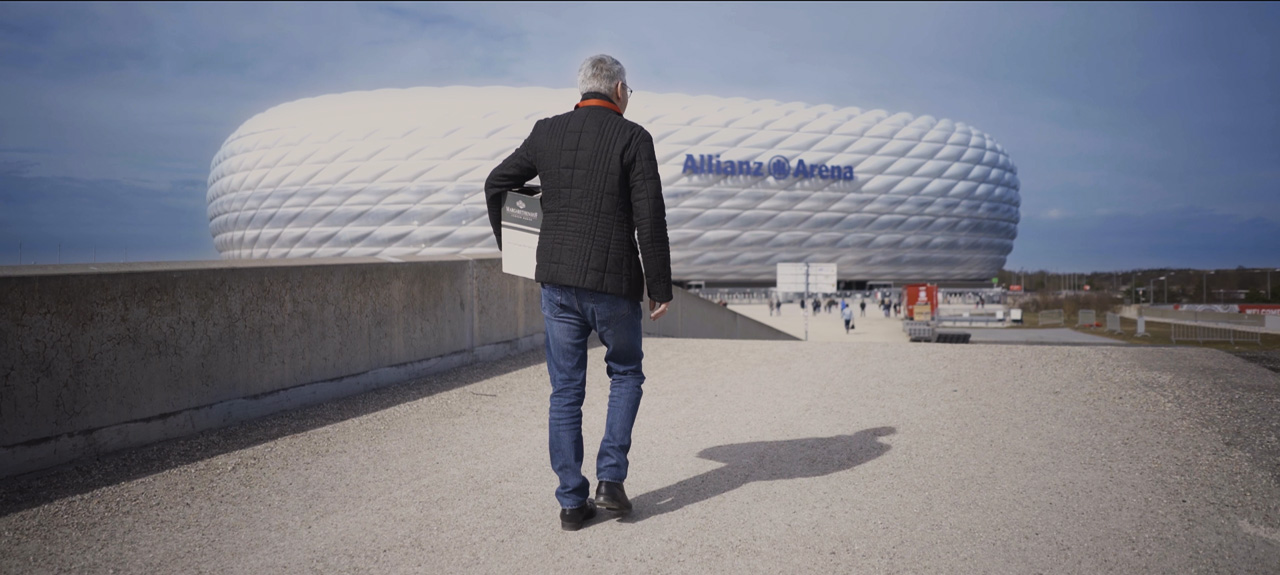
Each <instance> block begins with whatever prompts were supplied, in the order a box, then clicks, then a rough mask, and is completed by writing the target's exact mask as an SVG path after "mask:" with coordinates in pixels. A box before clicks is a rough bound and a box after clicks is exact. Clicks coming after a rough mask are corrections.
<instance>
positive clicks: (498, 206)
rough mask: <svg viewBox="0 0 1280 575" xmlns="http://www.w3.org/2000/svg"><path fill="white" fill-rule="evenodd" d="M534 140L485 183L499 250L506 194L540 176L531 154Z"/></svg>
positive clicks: (525, 143)
mask: <svg viewBox="0 0 1280 575" xmlns="http://www.w3.org/2000/svg"><path fill="white" fill-rule="evenodd" d="M532 139H533V136H532V135H530V136H529V137H528V138H526V139H525V141H524V143H523V144H520V147H519V148H516V151H514V152H511V155H510V156H507V159H505V160H502V163H501V164H498V167H496V168H494V169H493V171H492V172H489V177H488V178H487V179H485V181H484V202H485V206H486V207H487V208H489V225H491V226H493V237H494V238H495V239H497V240H498V249H499V250H501V249H502V202H503V201H504V199H505V198H506V193H507V192H509V191H511V190H514V189H516V188H519V187H520V186H523V185H525V184H527V183H529V180H532V179H533V178H534V177H535V176H537V175H538V168H537V166H535V165H534V163H533V154H532V153H531V152H530V140H532Z"/></svg>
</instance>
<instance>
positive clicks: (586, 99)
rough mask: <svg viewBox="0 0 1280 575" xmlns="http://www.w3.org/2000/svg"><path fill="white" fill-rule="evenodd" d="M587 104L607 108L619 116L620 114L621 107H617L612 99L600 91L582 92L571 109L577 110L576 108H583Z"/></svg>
mask: <svg viewBox="0 0 1280 575" xmlns="http://www.w3.org/2000/svg"><path fill="white" fill-rule="evenodd" d="M587 106H599V107H601V108H608V109H610V110H613V111H614V112H616V113H617V114H618V115H619V116H621V115H622V109H621V108H619V107H618V105H617V104H614V103H613V99H612V98H610V97H608V96H606V95H604V94H602V93H600V92H587V93H586V94H583V95H582V101H581V102H578V104H577V105H576V106H574V107H573V109H575V110H577V109H578V108H584V107H587Z"/></svg>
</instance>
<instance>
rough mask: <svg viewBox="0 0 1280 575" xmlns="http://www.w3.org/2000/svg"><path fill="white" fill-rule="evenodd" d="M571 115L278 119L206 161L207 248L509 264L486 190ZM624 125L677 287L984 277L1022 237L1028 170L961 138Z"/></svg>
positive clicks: (299, 109) (895, 126) (881, 117)
mask: <svg viewBox="0 0 1280 575" xmlns="http://www.w3.org/2000/svg"><path fill="white" fill-rule="evenodd" d="M577 101H578V94H577V92H576V91H575V90H554V89H549V88H507V87H462V86H452V87H446V88H411V89H404V90H377V91H372V92H350V93H344V94H332V95H327V96H320V97H317V98H308V99H304V100H298V101H295V102H289V103H286V104H281V105H279V106H276V107H274V108H271V109H270V110H267V111H266V112H263V113H261V114H258V115H257V116H254V117H253V118H251V119H250V120H249V121H247V122H245V123H244V124H243V125H242V126H240V127H239V128H238V129H237V130H236V131H235V132H234V133H233V134H231V136H230V137H228V138H227V140H226V142H225V143H224V144H223V145H222V148H221V149H220V150H219V151H218V153H217V155H216V156H215V157H214V159H213V163H212V168H211V173H210V175H209V192H208V202H209V229H210V232H211V233H212V234H213V238H214V245H215V246H216V247H217V249H218V251H219V252H221V253H222V255H223V257H224V258H296V257H345V256H392V257H395V256H412V255H444V254H462V255H469V254H486V253H496V252H497V245H496V243H495V242H494V239H493V237H492V232H491V229H490V227H489V220H488V216H487V212H486V208H485V202H484V194H483V188H484V180H485V178H486V177H487V176H488V174H489V171H490V170H492V169H493V167H494V166H496V165H497V164H498V162H500V161H501V160H502V159H503V158H505V157H506V156H507V155H508V154H510V153H511V151H512V150H514V149H515V148H516V147H517V146H519V145H520V143H521V142H523V141H524V138H525V137H526V136H527V135H528V134H529V130H530V129H531V128H532V127H533V123H534V122H535V121H537V120H538V119H541V118H545V117H548V116H553V115H556V114H560V113H563V112H566V111H568V110H570V109H572V107H573V105H574V104H575V103H576V102H577ZM627 117H628V118H629V119H631V120H633V121H635V122H638V123H639V124H641V125H642V126H644V127H645V128H647V129H648V130H649V132H650V133H651V134H653V138H654V145H655V148H656V151H657V154H658V161H659V170H660V172H661V176H662V186H663V197H664V198H665V200H666V205H667V221H668V227H669V234H670V237H671V256H672V262H671V267H672V273H673V276H674V277H675V278H676V279H678V280H707V281H718V282H731V281H743V282H767V281H770V280H772V279H773V278H774V277H775V274H776V269H777V264H778V263H779V262H806V261H807V262H823V263H829V262H834V263H836V264H837V265H838V270H839V276H840V279H842V280H845V279H848V280H868V279H872V280H890V281H892V280H918V279H931V280H949V279H954V280H961V279H964V280H968V279H985V278H989V277H991V276H993V275H995V273H996V272H997V271H999V270H1000V269H1001V268H1002V267H1003V266H1004V263H1005V258H1006V256H1008V254H1009V253H1010V251H1012V249H1013V240H1014V239H1015V238H1016V237H1017V225H1018V222H1019V212H1018V209H1019V206H1020V203H1021V198H1020V196H1019V188H1020V184H1019V181H1018V176H1017V168H1016V167H1015V166H1014V164H1013V163H1012V162H1011V161H1010V160H1009V156H1008V154H1007V153H1005V150H1004V148H1003V147H1001V146H1000V145H999V144H997V143H996V142H995V140H993V139H992V138H991V137H990V136H988V135H987V134H985V133H983V132H981V131H979V130H977V129H974V128H972V127H970V126H967V125H965V124H963V123H959V122H953V121H951V120H945V119H944V120H937V119H934V118H932V117H930V116H919V117H916V116H912V115H910V114H905V113H900V114H892V115H891V114H889V113H887V112H885V111H883V110H866V111H864V110H861V109H859V108H837V107H835V106H829V105H816V106H815V105H811V104H804V103H799V102H790V103H783V102H776V101H772V100H746V99H743V98H719V97H713V96H687V95H683V94H649V93H638V94H636V95H635V96H634V97H633V99H632V101H631V105H630V107H629V108H628V109H627ZM534 183H537V182H536V181H535V182H534Z"/></svg>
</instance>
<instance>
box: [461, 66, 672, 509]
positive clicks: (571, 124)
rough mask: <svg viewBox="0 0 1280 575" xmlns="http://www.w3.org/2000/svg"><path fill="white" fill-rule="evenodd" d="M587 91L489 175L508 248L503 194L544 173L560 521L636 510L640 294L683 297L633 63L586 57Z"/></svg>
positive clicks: (653, 299) (543, 278)
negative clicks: (589, 462) (633, 464)
mask: <svg viewBox="0 0 1280 575" xmlns="http://www.w3.org/2000/svg"><path fill="white" fill-rule="evenodd" d="M578 92H579V93H580V94H582V100H581V101H580V102H578V104H577V105H576V106H574V107H573V110H572V111H569V112H566V113H564V114H560V115H559V116H554V117H551V118H544V119H542V120H539V121H538V122H537V123H536V124H534V126H533V131H532V132H531V133H530V134H529V137H528V138H526V139H525V141H524V143H523V144H521V145H520V147H519V148H516V150H515V151H514V152H512V153H511V155H510V156H507V159H505V160H503V161H502V163H501V164H499V165H498V167H496V168H494V169H493V172H491V173H490V174H489V179H488V180H486V181H485V184H484V193H485V200H486V202H487V204H488V208H489V222H490V224H491V225H492V226H493V234H494V236H495V237H497V240H498V248H499V249H501V248H502V228H501V210H502V203H503V195H504V194H505V193H506V192H508V191H510V190H512V189H515V188H518V187H520V186H523V185H525V184H526V183H527V182H528V181H529V180H532V179H533V178H534V177H538V178H540V179H541V181H542V210H543V221H542V233H541V237H540V238H539V241H538V253H537V257H538V265H537V268H536V270H535V271H534V279H535V280H537V281H538V283H540V284H542V315H543V318H544V319H545V321H546V329H547V331H546V334H547V372H548V374H549V375H550V376H551V402H550V403H551V407H550V410H549V417H548V442H547V443H548V448H549V451H550V454H551V467H552V469H553V470H555V472H556V475H557V476H558V477H559V478H560V486H559V487H558V488H557V489H556V499H557V500H558V501H559V503H560V526H561V527H562V528H563V529H565V530H568V531H575V530H577V529H579V528H581V527H582V525H583V524H584V523H585V522H586V521H588V520H590V519H591V518H592V517H594V516H595V514H596V506H597V505H598V506H600V507H602V508H605V509H611V510H615V511H620V512H627V511H630V510H631V502H630V501H629V500H628V499H627V494H626V492H625V491H624V490H623V488H622V485H623V482H624V481H626V479H627V465H628V461H627V453H628V452H629V451H630V449H631V429H632V426H633V425H634V424H635V420H636V413H637V412H638V411H639V409H640V396H641V385H642V384H643V383H644V372H643V371H642V370H641V359H642V358H643V357H644V353H643V351H642V350H641V341H640V340H641V336H640V322H641V313H642V310H641V309H640V302H641V301H643V300H644V293H645V289H646V288H648V292H649V312H650V313H649V319H651V320H657V319H658V318H660V317H662V316H663V314H665V313H667V308H668V306H669V305H670V302H671V297H672V293H671V292H672V288H671V248H670V245H669V243H668V240H667V216H666V207H665V205H664V204H663V201H662V183H661V179H660V177H659V175H658V160H657V155H656V154H655V153H654V150H653V137H652V136H650V135H649V132H648V131H646V130H645V129H644V128H642V127H640V125H638V124H636V123H634V122H631V121H629V120H626V119H624V118H623V117H622V115H623V113H624V112H626V110H627V104H628V102H629V101H630V99H631V88H630V87H628V86H627V71H626V69H625V68H623V67H622V64H621V63H619V62H618V61H617V60H615V59H614V58H613V57H611V56H606V55H603V54H601V55H597V56H592V57H590V58H587V60H586V61H585V62H583V63H582V67H581V68H580V69H579V70H578ZM642 259H643V269H642V268H641V260H642ZM593 331H594V332H596V334H597V335H598V336H599V338H600V342H601V343H603V344H604V347H605V354H604V361H605V365H606V368H607V371H608V373H609V380H610V384H609V410H608V414H607V416H606V419H605V430H604V437H603V438H601V440H600V451H599V454H598V455H597V456H596V480H597V482H598V484H597V486H596V496H595V501H594V502H593V501H592V500H591V499H588V496H589V495H590V491H591V484H590V482H589V481H587V478H586V477H583V475H582V460H583V442H582V402H583V399H584V398H585V397H586V384H587V379H586V378H587V343H588V338H589V337H590V335H591V332H593Z"/></svg>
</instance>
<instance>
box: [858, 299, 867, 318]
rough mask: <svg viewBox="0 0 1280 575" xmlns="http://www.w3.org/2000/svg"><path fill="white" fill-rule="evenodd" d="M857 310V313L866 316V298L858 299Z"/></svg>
mask: <svg viewBox="0 0 1280 575" xmlns="http://www.w3.org/2000/svg"><path fill="white" fill-rule="evenodd" d="M858 311H860V312H861V313H860V314H859V315H861V316H862V317H867V300H865V299H864V300H860V301H858Z"/></svg>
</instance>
